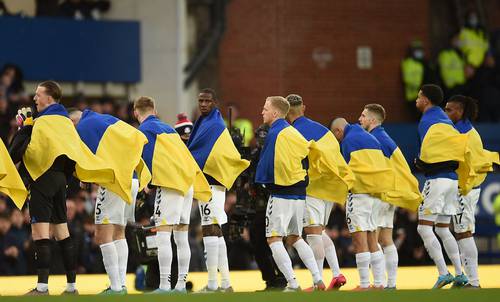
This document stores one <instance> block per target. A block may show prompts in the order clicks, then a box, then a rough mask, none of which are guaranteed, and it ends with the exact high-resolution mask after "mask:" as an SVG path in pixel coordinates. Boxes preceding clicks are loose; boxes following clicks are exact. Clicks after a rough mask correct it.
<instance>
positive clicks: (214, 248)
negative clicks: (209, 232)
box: [203, 236, 219, 290]
mask: <svg viewBox="0 0 500 302" xmlns="http://www.w3.org/2000/svg"><path fill="white" fill-rule="evenodd" d="M203 245H204V246H205V260H206V264H207V272H208V285H207V286H208V288H209V289H211V290H216V289H217V288H218V287H219V286H218V282H217V266H218V262H219V237H217V236H207V237H203Z"/></svg>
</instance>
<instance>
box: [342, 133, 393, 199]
mask: <svg viewBox="0 0 500 302" xmlns="http://www.w3.org/2000/svg"><path fill="white" fill-rule="evenodd" d="M340 148H341V150H342V155H343V156H344V159H345V161H346V162H347V163H348V165H349V168H351V170H352V172H353V173H354V177H355V181H354V185H353V187H352V189H351V193H355V194H370V195H377V196H378V197H380V196H381V194H383V193H387V192H389V191H394V189H395V184H394V178H395V177H394V172H393V171H392V168H391V167H390V166H389V163H388V161H387V160H386V159H385V157H384V153H383V152H382V147H381V146H380V143H379V142H378V141H377V139H376V138H375V137H374V136H373V135H371V134H370V133H368V132H366V131H365V130H364V129H363V128H361V126H360V125H357V124H352V125H347V126H346V127H345V130H344V139H343V140H342V142H341V144H340Z"/></svg>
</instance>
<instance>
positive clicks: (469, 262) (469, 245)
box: [458, 237, 479, 286]
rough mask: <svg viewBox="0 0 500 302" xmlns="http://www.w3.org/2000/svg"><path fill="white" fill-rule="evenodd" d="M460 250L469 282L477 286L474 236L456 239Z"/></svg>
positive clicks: (477, 275)
mask: <svg viewBox="0 0 500 302" xmlns="http://www.w3.org/2000/svg"><path fill="white" fill-rule="evenodd" d="M458 245H459V247H460V252H461V254H462V256H463V259H464V268H465V273H466V274H467V277H468V278H469V283H470V284H471V285H474V286H479V274H478V264H477V257H478V255H477V246H476V242H475V241H474V237H468V238H464V239H461V240H459V241H458Z"/></svg>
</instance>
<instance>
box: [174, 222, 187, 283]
mask: <svg viewBox="0 0 500 302" xmlns="http://www.w3.org/2000/svg"><path fill="white" fill-rule="evenodd" d="M174 240H175V245H177V263H178V267H179V275H178V277H177V284H176V285H175V289H185V288H186V278H187V275H188V272H189V261H190V260H191V248H190V247H189V239H188V231H174Z"/></svg>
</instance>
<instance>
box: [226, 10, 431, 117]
mask: <svg viewBox="0 0 500 302" xmlns="http://www.w3.org/2000/svg"><path fill="white" fill-rule="evenodd" d="M428 9H429V3H428V1H397V0H379V1H370V0H359V1H303V0H275V1H265V0H259V1H244V0H234V1H230V2H229V4H228V8H227V18H228V20H227V30H226V33H225V35H224V38H223V41H222V44H221V47H220V50H219V57H220V58H219V59H220V68H219V79H220V87H219V88H220V92H221V99H222V100H224V101H226V102H235V103H238V104H239V105H240V109H241V110H240V111H241V112H244V113H245V115H246V116H247V117H249V118H250V119H252V120H253V121H255V122H257V123H260V122H261V117H260V112H261V109H260V108H261V106H262V104H263V103H264V100H265V97H266V96H269V95H287V94H288V93H293V92H295V93H299V94H301V95H302V96H303V97H304V101H305V102H306V104H307V105H308V109H307V111H308V115H310V116H311V117H313V118H315V119H317V120H319V121H321V122H323V123H327V122H328V121H329V120H330V119H331V118H332V117H333V116H345V117H347V118H348V119H350V120H354V119H357V118H358V116H359V113H360V111H361V109H362V106H363V105H364V104H366V103H369V102H379V103H381V104H383V105H384V106H385V107H386V108H387V110H388V114H389V116H388V120H389V121H392V122H399V121H404V120H407V118H408V117H409V115H410V113H409V110H408V109H407V108H406V106H405V105H406V104H405V103H404V101H403V99H402V97H403V94H402V84H401V80H400V61H401V59H402V58H403V56H404V55H405V52H406V49H407V47H408V45H409V43H410V42H411V41H412V40H413V39H416V38H418V39H420V40H422V41H423V42H424V43H425V44H426V45H428V43H427V42H428V36H429V33H428V32H429V14H428ZM360 46H361V47H363V46H366V47H370V48H371V52H372V59H373V60H372V68H371V69H359V68H358V66H357V52H358V47H360ZM361 53H363V52H362V51H361Z"/></svg>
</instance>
